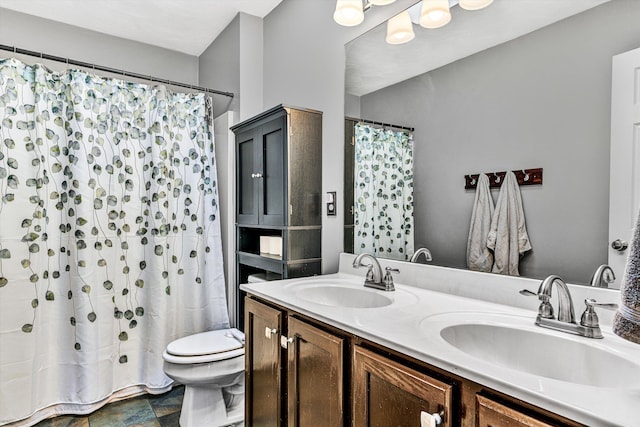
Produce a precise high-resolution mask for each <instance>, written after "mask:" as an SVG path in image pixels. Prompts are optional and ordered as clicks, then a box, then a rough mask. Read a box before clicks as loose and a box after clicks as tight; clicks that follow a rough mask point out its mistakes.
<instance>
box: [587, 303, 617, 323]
mask: <svg viewBox="0 0 640 427" xmlns="http://www.w3.org/2000/svg"><path fill="white" fill-rule="evenodd" d="M584 304H585V305H586V306H587V308H586V309H585V310H584V313H582V317H581V318H580V324H581V325H582V326H586V327H588V328H597V327H599V326H600V320H599V319H598V314H597V313H596V311H595V310H594V307H600V308H606V309H607V310H615V309H617V308H618V304H614V303H605V304H603V303H599V302H597V301H596V300H594V299H593V298H587V299H585V300H584Z"/></svg>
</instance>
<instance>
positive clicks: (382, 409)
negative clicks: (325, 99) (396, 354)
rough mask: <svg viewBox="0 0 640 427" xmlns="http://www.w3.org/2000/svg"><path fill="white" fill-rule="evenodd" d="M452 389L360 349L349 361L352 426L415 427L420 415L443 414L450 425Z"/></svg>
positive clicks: (444, 421) (446, 423) (357, 349)
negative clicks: (351, 386)
mask: <svg viewBox="0 0 640 427" xmlns="http://www.w3.org/2000/svg"><path fill="white" fill-rule="evenodd" d="M452 388H453V387H452V386H451V385H449V384H446V383H444V382H442V381H439V380H437V379H435V378H432V377H430V376H428V375H426V374H424V373H422V372H418V371H415V370H413V369H410V368H408V367H406V366H403V365H401V364H399V363H397V362H395V361H392V360H390V359H387V358H385V357H383V356H380V355H378V354H376V353H373V352H371V351H368V350H366V349H364V348H361V347H356V348H355V351H354V358H353V391H352V399H351V400H352V405H353V425H354V426H355V427H365V426H367V427H373V426H377V427H387V426H388V427H392V426H393V427H397V426H419V425H420V415H421V412H422V411H424V412H428V413H430V414H431V413H435V412H438V413H441V412H444V415H443V416H442V418H443V423H442V426H450V425H451V402H452V396H451V395H452Z"/></svg>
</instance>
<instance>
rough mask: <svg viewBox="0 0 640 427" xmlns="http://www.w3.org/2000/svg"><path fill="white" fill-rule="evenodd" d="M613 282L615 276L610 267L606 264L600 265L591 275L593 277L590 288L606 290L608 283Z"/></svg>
mask: <svg viewBox="0 0 640 427" xmlns="http://www.w3.org/2000/svg"><path fill="white" fill-rule="evenodd" d="M615 280H616V275H615V274H614V273H613V270H612V269H611V267H609V266H608V265H607V264H602V265H601V266H600V267H598V269H597V270H596V271H595V272H594V273H593V277H592V278H591V286H595V287H598V288H608V287H609V283H613V282H614V281H615Z"/></svg>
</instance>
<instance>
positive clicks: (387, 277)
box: [382, 267, 400, 290]
mask: <svg viewBox="0 0 640 427" xmlns="http://www.w3.org/2000/svg"><path fill="white" fill-rule="evenodd" d="M384 271H385V274H384V279H383V280H382V282H383V283H384V285H385V286H386V287H387V289H389V288H390V289H389V290H393V288H394V285H393V275H392V274H391V273H400V270H399V269H397V268H391V267H386V268H385V269H384Z"/></svg>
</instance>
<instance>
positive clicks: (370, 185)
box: [354, 123, 414, 260]
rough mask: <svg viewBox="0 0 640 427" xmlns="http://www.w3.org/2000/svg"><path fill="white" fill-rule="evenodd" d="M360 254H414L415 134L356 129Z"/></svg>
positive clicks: (357, 246)
mask: <svg viewBox="0 0 640 427" xmlns="http://www.w3.org/2000/svg"><path fill="white" fill-rule="evenodd" d="M354 175H355V184H354V186H355V188H354V200H355V209H354V252H355V253H356V254H358V253H363V252H369V253H372V254H374V255H376V256H381V257H383V258H391V259H398V260H407V259H409V258H410V257H411V255H412V254H413V249H414V248H413V134H411V133H409V132H406V131H401V132H396V131H392V130H388V129H380V128H376V127H373V126H369V125H365V124H361V123H358V124H356V125H355V173H354Z"/></svg>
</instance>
